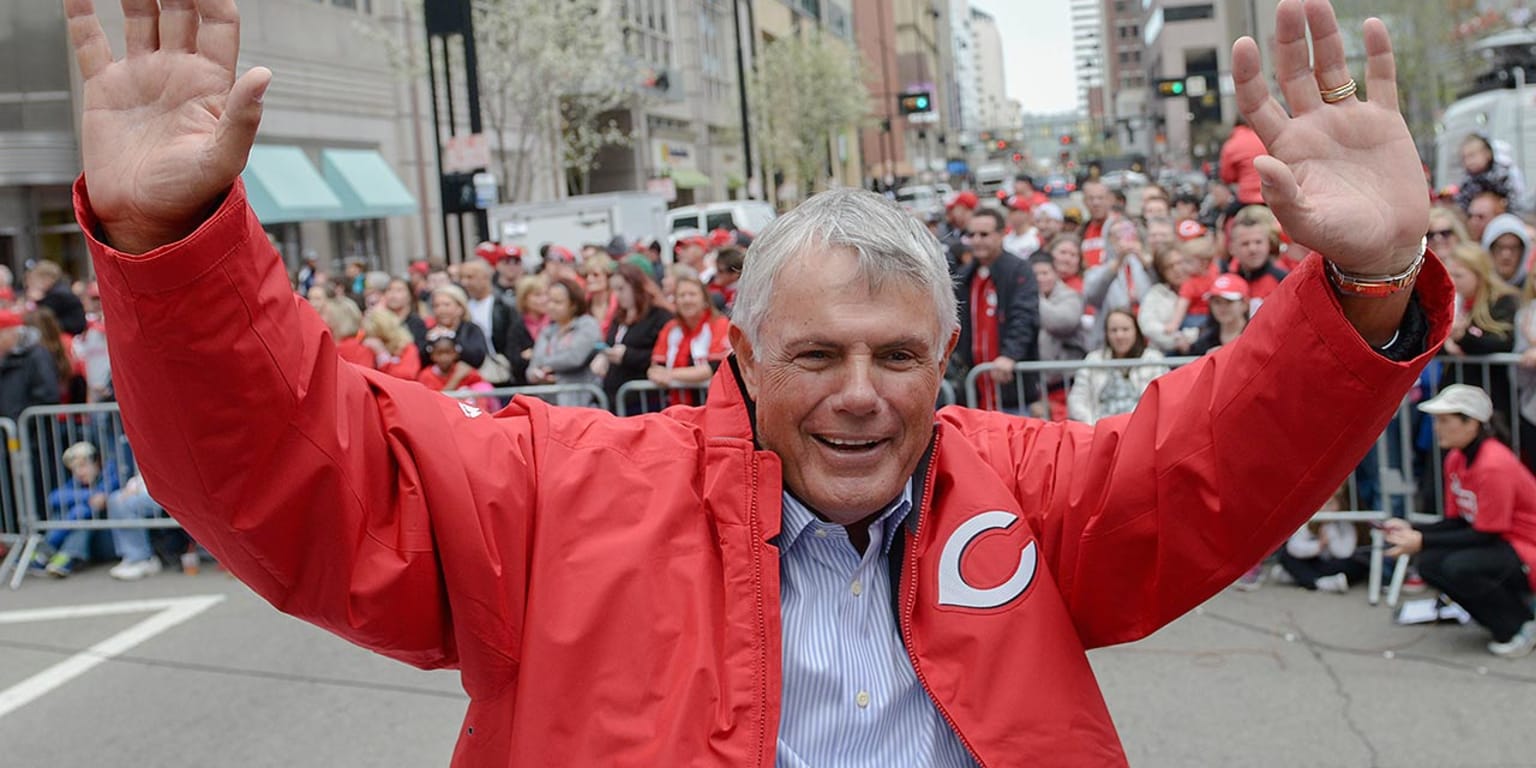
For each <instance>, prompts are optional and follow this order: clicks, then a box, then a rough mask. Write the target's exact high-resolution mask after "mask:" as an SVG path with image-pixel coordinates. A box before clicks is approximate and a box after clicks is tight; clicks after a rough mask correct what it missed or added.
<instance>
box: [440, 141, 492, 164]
mask: <svg viewBox="0 0 1536 768" xmlns="http://www.w3.org/2000/svg"><path fill="white" fill-rule="evenodd" d="M490 165H491V142H490V141H489V140H488V139H487V138H486V135H485V134H483V133H470V134H464V135H462V136H454V137H453V138H451V139H449V140H448V141H447V142H446V143H444V144H443V173H467V172H469V171H474V170H479V169H481V168H489V167H490Z"/></svg>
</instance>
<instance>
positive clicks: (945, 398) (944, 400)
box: [938, 379, 960, 408]
mask: <svg viewBox="0 0 1536 768" xmlns="http://www.w3.org/2000/svg"><path fill="white" fill-rule="evenodd" d="M959 403H960V398H958V397H956V396H955V385H953V384H951V383H949V380H948V379H940V380H939V404H938V407H940V408H943V407H945V406H949V405H958V404H959Z"/></svg>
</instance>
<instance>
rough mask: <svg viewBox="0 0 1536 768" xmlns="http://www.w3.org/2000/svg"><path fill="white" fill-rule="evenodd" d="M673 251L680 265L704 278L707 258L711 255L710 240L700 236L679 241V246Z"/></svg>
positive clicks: (674, 247)
mask: <svg viewBox="0 0 1536 768" xmlns="http://www.w3.org/2000/svg"><path fill="white" fill-rule="evenodd" d="M673 249H674V250H673V255H674V256H676V258H677V263H678V264H681V265H683V266H685V267H687V268H689V269H691V270H693V271H694V273H695V274H698V275H700V276H701V277H702V276H703V274H704V266H705V264H704V260H705V256H707V255H709V240H708V238H705V237H701V236H698V235H692V236H689V237H685V238H683V239H681V240H679V241H677V245H675V246H673Z"/></svg>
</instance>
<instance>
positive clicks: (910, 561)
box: [896, 432, 987, 768]
mask: <svg viewBox="0 0 1536 768" xmlns="http://www.w3.org/2000/svg"><path fill="white" fill-rule="evenodd" d="M942 439H943V433H942V432H940V433H938V434H935V435H934V437H933V456H934V458H935V459H937V458H938V455H939V442H940V440H942ZM938 466H939V465H938V461H936V460H935V461H933V462H931V463H930V464H929V466H928V472H927V474H926V475H924V477H923V509H920V510H918V516H917V529H916V530H914V531H913V532H912V535H911V536H910V537H909V539H908V541H907V576H908V577H909V578H908V579H907V580H906V581H907V583H906V589H905V590H904V591H905V592H906V600H904V601H902V602H903V603H904V605H903V607H902V611H901V616H899V617H898V618H897V620H896V623H897V624H898V625H899V626H900V627H901V640H902V645H903V646H904V647H905V648H906V651H907V659H908V661H910V662H911V663H912V671H913V672H914V673H916V674H917V682H918V684H919V685H921V686H923V691H924V692H925V693H927V694H928V700H929V701H932V702H933V706H934V707H935V708H937V709H938V710H939V716H940V717H943V718H944V723H945V724H946V725H948V726H949V729H950V730H951V731H954V733H955V737H956V738H958V739H960V744H961V746H963V747H965V751H966V752H968V753H970V755H971V759H972V760H975V761H976V765H978V766H980V767H981V768H986V765H987V764H986V762H985V761H983V760H982V759H981V755H979V754H977V752H976V748H975V747H973V746H971V742H970V741H969V740H967V739H966V738H965V734H964V733H962V732H961V731H960V728H959V727H957V726H956V725H955V719H954V718H953V717H951V716H950V714H949V710H947V709H945V708H944V703H943V702H941V701H939V697H937V696H935V695H933V688H931V687H929V685H928V678H927V677H924V676H923V668H922V666H921V665H919V664H918V663H917V653H916V652H915V651H913V650H912V611H913V609H914V608H916V607H917V578H918V574H917V542H918V541H920V540H921V539H922V535H923V523H924V521H926V520H927V519H928V515H927V514H924V512H927V511H930V510H932V508H933V478H934V475H937V474H938V471H939V470H938Z"/></svg>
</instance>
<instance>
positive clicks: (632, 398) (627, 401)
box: [613, 380, 709, 416]
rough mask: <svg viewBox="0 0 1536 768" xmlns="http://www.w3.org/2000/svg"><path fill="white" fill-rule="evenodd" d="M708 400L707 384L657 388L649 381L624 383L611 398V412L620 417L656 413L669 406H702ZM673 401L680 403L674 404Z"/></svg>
mask: <svg viewBox="0 0 1536 768" xmlns="http://www.w3.org/2000/svg"><path fill="white" fill-rule="evenodd" d="M708 398H709V382H707V381H705V382H701V383H698V384H678V385H674V386H670V387H662V386H658V385H657V384H655V383H654V382H650V381H638V380H637V381H626V382H624V384H623V385H621V386H620V387H619V391H618V392H616V393H614V396H613V400H614V403H613V412H614V413H617V414H618V415H620V416H636V415H639V414H642V413H656V412H657V411H660V410H663V409H665V408H666V407H667V406H669V405H674V404H682V405H703V404H704V401H705V400H707V399H708ZM673 401H680V402H678V403H674V402H673Z"/></svg>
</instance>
